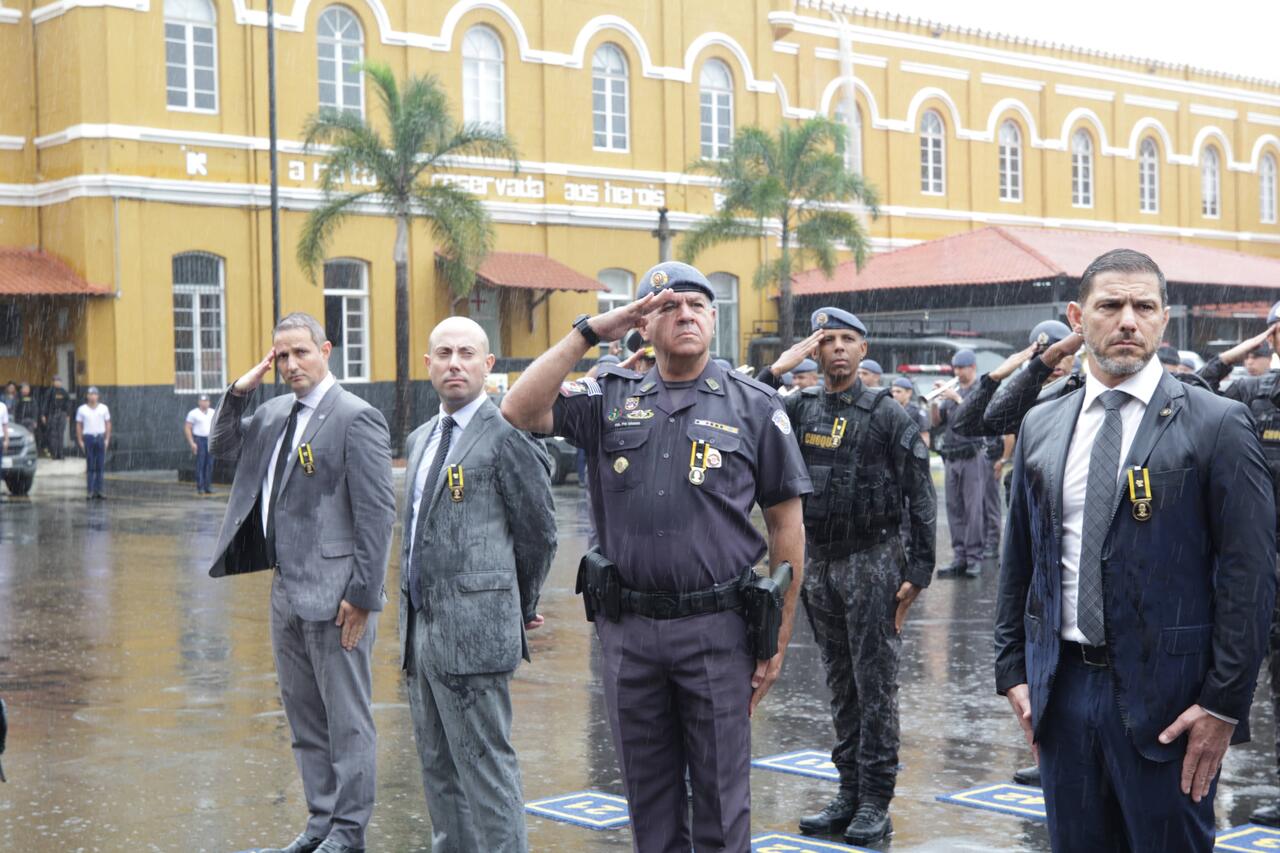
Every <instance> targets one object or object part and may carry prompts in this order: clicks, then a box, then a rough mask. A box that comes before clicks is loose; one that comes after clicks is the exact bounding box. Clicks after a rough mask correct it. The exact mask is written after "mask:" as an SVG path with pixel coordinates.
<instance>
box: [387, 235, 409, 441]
mask: <svg viewBox="0 0 1280 853" xmlns="http://www.w3.org/2000/svg"><path fill="white" fill-rule="evenodd" d="M395 261H396V398H395V413H394V416H393V421H392V424H391V452H392V455H393V456H396V457H399V456H402V455H403V454H404V440H405V438H406V437H407V436H408V435H409V418H410V416H411V415H412V413H413V411H412V410H413V401H412V399H411V398H410V387H409V218H408V217H407V216H403V215H402V216H397V217H396V248H395Z"/></svg>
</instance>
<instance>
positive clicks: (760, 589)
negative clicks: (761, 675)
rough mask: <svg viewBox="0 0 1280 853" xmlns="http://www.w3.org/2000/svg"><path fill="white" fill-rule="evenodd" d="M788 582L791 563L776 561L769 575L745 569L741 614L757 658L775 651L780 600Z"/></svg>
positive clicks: (780, 606) (767, 656) (770, 655)
mask: <svg viewBox="0 0 1280 853" xmlns="http://www.w3.org/2000/svg"><path fill="white" fill-rule="evenodd" d="M790 586H791V564H790V563H787V562H782V563H779V564H778V566H777V567H776V568H775V569H774V570H773V575H772V576H771V577H764V576H762V575H757V574H756V573H755V572H754V571H752V570H750V569H748V570H747V572H746V574H744V575H743V578H742V602H743V606H742V615H743V617H744V618H745V619H746V620H747V641H748V643H750V645H751V651H752V654H754V655H755V657H756V660H769V659H770V658H772V657H773V656H774V655H776V654H777V653H778V631H779V630H780V629H781V628H782V602H783V599H784V598H785V597H786V594H787V588H788V587H790Z"/></svg>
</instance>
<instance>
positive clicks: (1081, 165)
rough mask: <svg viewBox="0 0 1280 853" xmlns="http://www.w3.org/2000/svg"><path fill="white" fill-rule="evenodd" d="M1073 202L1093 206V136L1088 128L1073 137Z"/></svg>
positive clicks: (1078, 205)
mask: <svg viewBox="0 0 1280 853" xmlns="http://www.w3.org/2000/svg"><path fill="white" fill-rule="evenodd" d="M1071 203H1072V204H1073V205H1075V206H1076V207H1093V137H1091V136H1090V135H1089V132H1088V131H1087V130H1077V131H1076V132H1075V133H1074V134H1073V135H1072V137H1071Z"/></svg>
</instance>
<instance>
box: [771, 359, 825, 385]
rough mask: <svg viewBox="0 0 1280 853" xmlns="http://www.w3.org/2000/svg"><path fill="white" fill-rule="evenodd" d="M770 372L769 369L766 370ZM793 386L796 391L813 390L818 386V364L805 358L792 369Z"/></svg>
mask: <svg viewBox="0 0 1280 853" xmlns="http://www.w3.org/2000/svg"><path fill="white" fill-rule="evenodd" d="M765 370H768V368H765ZM790 373H791V377H792V379H791V384H792V386H793V387H794V388H796V390H802V389H804V388H812V387H813V386H814V385H817V384H818V362H816V361H814V360H813V359H811V358H804V359H801V360H800V363H799V364H797V365H796V366H795V367H793V368H791V371H790ZM757 378H759V377H757Z"/></svg>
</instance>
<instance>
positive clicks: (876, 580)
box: [770, 308, 937, 844]
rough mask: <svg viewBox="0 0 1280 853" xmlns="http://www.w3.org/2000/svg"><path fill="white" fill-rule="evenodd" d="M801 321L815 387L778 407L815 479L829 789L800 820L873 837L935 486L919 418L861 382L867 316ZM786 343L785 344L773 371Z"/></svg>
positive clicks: (927, 558)
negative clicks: (834, 789) (904, 531)
mask: <svg viewBox="0 0 1280 853" xmlns="http://www.w3.org/2000/svg"><path fill="white" fill-rule="evenodd" d="M810 326H811V328H812V329H813V332H814V336H817V340H818V344H817V357H818V363H819V364H820V365H821V367H822V372H823V376H824V379H825V386H824V387H823V388H807V389H805V390H804V391H801V392H800V393H798V394H792V395H791V396H790V397H788V398H787V400H786V403H785V406H786V411H787V416H788V417H789V418H790V419H791V427H792V429H793V430H794V431H795V433H796V435H797V436H798V437H799V439H800V452H801V453H802V454H803V455H804V460H805V464H806V465H808V466H809V476H810V479H812V480H813V494H811V495H810V496H809V497H808V498H806V499H805V509H804V524H805V533H806V542H805V552H806V553H807V554H808V557H809V563H808V565H806V566H805V573H804V590H803V592H802V597H803V600H804V606H805V612H806V613H807V614H808V616H809V623H810V624H811V625H812V626H813V633H814V637H815V638H816V639H817V642H818V648H819V649H820V650H821V653H822V663H823V666H824V668H825V669H826V673H827V686H828V687H829V688H830V689H831V715H832V719H833V722H834V724H835V730H836V745H835V748H834V749H833V750H832V751H831V761H832V762H833V763H834V764H835V765H836V769H837V770H839V772H840V790H839V792H838V793H837V794H836V797H835V799H833V800H832V801H831V802H830V803H828V804H827V806H826V807H825V808H823V809H822V811H820V812H818V813H817V814H814V815H809V816H807V817H804V818H802V819H801V820H800V830H801V831H802V832H804V833H806V834H822V835H833V834H836V833H839V832H842V831H843V832H844V840H845V841H847V842H849V843H851V844H871V843H873V842H876V841H879V840H880V839H882V838H885V837H887V836H889V835H890V834H892V832H893V822H892V821H891V820H890V819H889V801H890V800H891V799H892V798H893V791H894V784H895V782H896V779H897V767H898V741H899V736H898V735H899V733H898V660H899V656H900V653H901V649H902V637H901V631H902V623H903V620H904V619H905V618H906V614H907V608H909V607H910V606H911V603H912V602H913V601H914V600H915V598H916V596H918V595H919V594H920V591H921V590H922V589H924V588H925V587H926V586H928V585H929V581H930V579H931V578H932V576H933V562H934V524H935V517H936V512H937V495H936V493H935V491H934V487H933V479H932V477H931V476H930V473H929V450H928V448H927V447H926V446H925V443H924V439H923V438H921V436H920V429H919V427H918V426H917V424H916V421H915V420H914V419H913V418H912V417H911V416H910V415H908V414H907V412H906V411H905V410H904V409H903V408H902V406H901V405H899V404H898V403H897V402H895V401H894V400H893V399H892V398H891V397H890V394H889V390H888V389H886V388H872V387H867V386H866V385H864V384H863V380H862V379H861V373H862V371H861V370H859V364H860V363H862V364H865V362H864V361H863V356H864V355H865V354H866V352H867V339H866V335H867V328H866V326H864V325H863V324H862V321H860V320H859V319H858V318H857V317H856V316H854V315H853V314H851V313H849V312H848V311H842V310H840V309H839V308H819V309H818V310H817V311H815V312H814V313H813V315H812V317H811V318H810ZM812 337H813V336H811V338H812ZM797 355H799V353H796V351H795V350H794V349H793V350H790V351H788V353H784V356H783V358H782V359H780V360H779V361H777V362H774V364H773V366H772V367H771V368H770V375H772V376H775V377H776V376H780V375H781V374H782V373H784V372H785V371H786V370H788V369H789V368H790V367H791V363H789V361H790V359H794V358H795V357H796V356H797ZM788 357H789V358H788ZM877 366H878V365H877ZM874 374H875V375H876V376H877V377H878V376H879V374H880V371H874ZM904 503H905V505H906V507H908V508H909V513H910V536H909V544H908V545H907V547H906V550H905V551H904V548H903V541H902V539H901V538H900V534H899V522H900V519H901V516H902V514H903V512H904ZM891 627H892V630H890V628H891Z"/></svg>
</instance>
